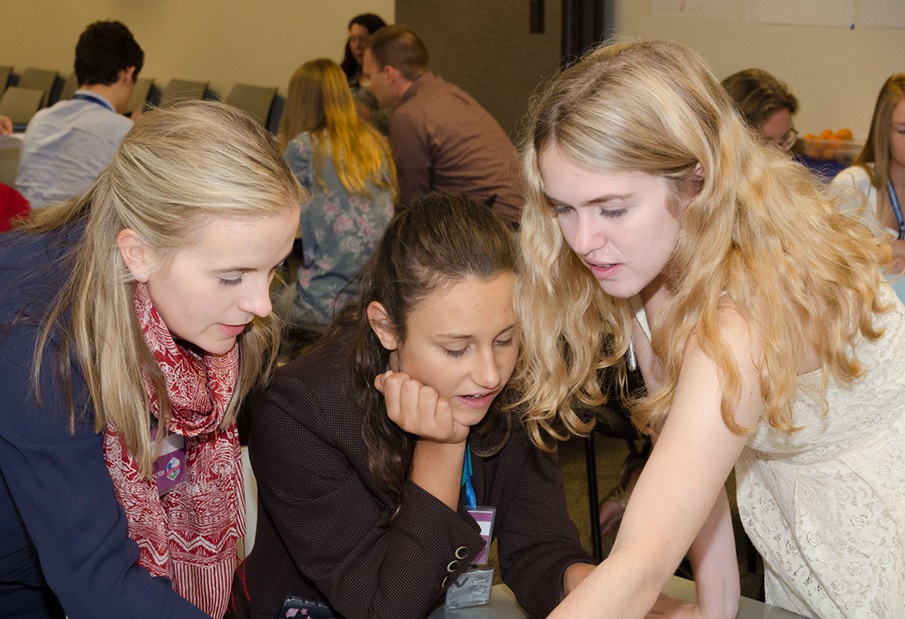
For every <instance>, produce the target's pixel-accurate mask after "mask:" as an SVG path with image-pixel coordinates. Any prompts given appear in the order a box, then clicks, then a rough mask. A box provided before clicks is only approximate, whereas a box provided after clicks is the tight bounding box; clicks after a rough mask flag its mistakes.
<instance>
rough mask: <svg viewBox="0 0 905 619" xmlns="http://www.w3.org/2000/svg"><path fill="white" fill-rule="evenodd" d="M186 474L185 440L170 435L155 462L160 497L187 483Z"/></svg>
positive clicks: (155, 477) (155, 474)
mask: <svg viewBox="0 0 905 619" xmlns="http://www.w3.org/2000/svg"><path fill="white" fill-rule="evenodd" d="M152 439H153V436H152ZM185 474H186V465H185V438H184V437H182V436H179V435H178V434H168V435H167V437H166V439H164V441H163V443H162V444H161V446H160V456H158V458H157V459H156V460H154V481H155V482H157V492H158V493H159V494H160V496H163V495H165V494H166V493H167V492H169V491H170V490H172V489H173V488H175V487H176V486H178V485H179V484H181V483H182V482H183V481H185Z"/></svg>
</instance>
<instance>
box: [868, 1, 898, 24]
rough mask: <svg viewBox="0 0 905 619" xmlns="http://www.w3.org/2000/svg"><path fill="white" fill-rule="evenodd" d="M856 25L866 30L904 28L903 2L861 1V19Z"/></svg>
mask: <svg viewBox="0 0 905 619" xmlns="http://www.w3.org/2000/svg"><path fill="white" fill-rule="evenodd" d="M858 25H859V26H864V27H866V28H905V2H903V1H902V0H861V18H860V19H859V20H858Z"/></svg>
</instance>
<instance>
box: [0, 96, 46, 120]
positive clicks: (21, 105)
mask: <svg viewBox="0 0 905 619" xmlns="http://www.w3.org/2000/svg"><path fill="white" fill-rule="evenodd" d="M43 99H44V92H43V91H41V90H36V89H34V88H22V87H21V86H10V87H9V88H7V89H6V92H4V93H3V97H2V98H0V115H3V116H9V119H10V120H11V121H12V122H13V126H14V127H15V128H16V129H17V130H19V129H24V128H25V125H27V124H28V121H30V120H31V117H32V116H34V115H35V112H37V111H38V110H39V109H41V101H42V100H43Z"/></svg>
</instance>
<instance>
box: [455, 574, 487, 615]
mask: <svg viewBox="0 0 905 619" xmlns="http://www.w3.org/2000/svg"><path fill="white" fill-rule="evenodd" d="M492 586H493V568H487V569H478V570H469V571H467V572H463V573H462V574H461V575H460V576H459V578H458V579H457V580H456V582H454V583H453V584H452V585H450V587H449V589H447V590H446V608H447V609H449V610H454V609H456V608H468V607H469V606H482V605H484V604H488V603H489V602H490V589H491V588H492Z"/></svg>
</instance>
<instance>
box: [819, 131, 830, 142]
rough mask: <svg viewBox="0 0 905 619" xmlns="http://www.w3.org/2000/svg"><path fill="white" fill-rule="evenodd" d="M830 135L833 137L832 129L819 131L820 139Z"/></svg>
mask: <svg viewBox="0 0 905 619" xmlns="http://www.w3.org/2000/svg"><path fill="white" fill-rule="evenodd" d="M831 137H833V130H832V129H824V130H823V131H821V132H820V139H821V140H829V139H830V138H831Z"/></svg>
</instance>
